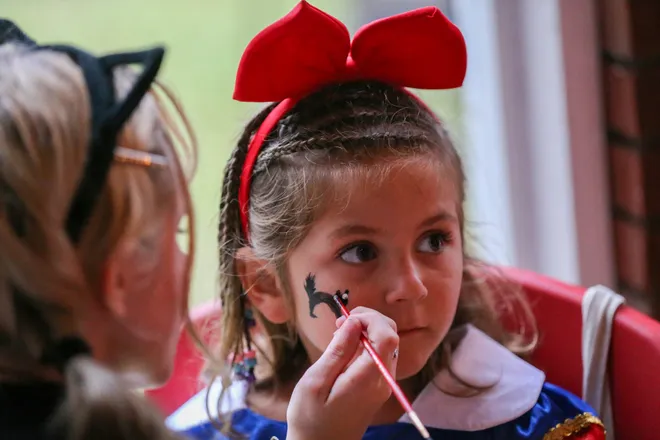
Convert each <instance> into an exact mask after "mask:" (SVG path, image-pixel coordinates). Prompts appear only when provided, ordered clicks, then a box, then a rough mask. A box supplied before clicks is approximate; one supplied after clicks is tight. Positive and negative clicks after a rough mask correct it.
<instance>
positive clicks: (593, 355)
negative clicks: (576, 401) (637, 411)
mask: <svg viewBox="0 0 660 440" xmlns="http://www.w3.org/2000/svg"><path fill="white" fill-rule="evenodd" d="M624 302H625V299H624V298H623V297H622V296H621V295H619V294H618V293H616V292H614V291H612V290H610V289H608V288H607V287H604V286H593V287H591V288H589V289H587V291H586V292H585V294H584V297H583V298H582V365H583V371H582V399H583V400H584V401H585V402H587V403H588V404H589V405H591V407H592V408H593V409H594V410H595V411H596V413H597V414H598V416H599V418H600V419H601V421H602V422H603V424H604V425H605V429H606V430H607V438H608V440H613V439H614V418H613V416H612V402H611V395H610V384H609V380H608V376H609V375H608V371H607V360H608V356H609V351H610V340H611V336H612V323H613V321H614V315H615V313H616V311H617V309H618V308H619V306H621V305H622V304H623V303H624Z"/></svg>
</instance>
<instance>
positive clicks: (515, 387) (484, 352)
mask: <svg viewBox="0 0 660 440" xmlns="http://www.w3.org/2000/svg"><path fill="white" fill-rule="evenodd" d="M451 370H452V372H453V373H454V375H455V376H456V377H458V378H460V379H461V380H462V381H463V382H465V383H469V384H471V385H472V386H473V387H479V388H481V389H485V390H483V391H481V392H478V393H474V392H473V393H471V394H467V395H466V392H469V391H470V389H469V388H466V387H464V386H461V385H460V383H459V382H457V381H456V380H453V379H452V378H451V376H450V374H448V371H443V372H440V373H439V374H438V375H437V376H436V377H435V379H434V381H433V382H434V383H431V384H429V385H427V386H426V388H425V389H424V390H423V391H422V392H421V393H420V395H419V396H418V397H417V399H415V401H414V402H413V409H414V410H415V412H416V413H417V415H418V416H419V418H420V419H421V421H422V423H424V425H425V426H428V427H431V428H439V429H451V430H457V431H479V430H482V429H488V428H492V427H494V426H498V425H501V424H503V423H506V422H510V421H511V420H514V419H516V418H518V417H520V416H521V415H523V414H525V413H526V412H527V411H529V410H530V409H532V408H533V407H534V405H535V404H536V402H537V400H538V398H539V395H540V394H541V388H542V387H543V383H544V382H545V374H544V373H543V372H542V371H540V370H538V369H536V368H535V367H533V366H532V365H530V364H528V363H527V362H525V361H523V360H522V359H520V358H519V357H517V356H516V355H515V354H513V353H511V352H510V351H509V350H507V349H506V348H505V347H503V346H502V345H500V344H498V343H497V342H495V341H494V340H493V339H491V338H490V337H488V336H487V335H486V334H485V333H483V332H482V331H480V330H478V329H477V328H475V327H473V326H468V330H467V333H466V334H465V336H464V337H463V340H462V341H461V343H460V344H459V346H458V347H457V348H456V350H455V351H454V352H453V353H452V359H451ZM435 384H441V388H442V389H443V390H445V391H448V392H451V395H450V394H447V393H446V392H443V391H441V390H440V389H439V387H438V386H437V385H435ZM448 388H449V389H448ZM457 395H459V396H461V395H466V397H457ZM400 421H401V422H408V423H410V419H409V418H408V416H407V415H404V416H403V417H401V419H400Z"/></svg>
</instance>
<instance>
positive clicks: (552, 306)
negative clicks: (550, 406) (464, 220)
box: [147, 268, 660, 440]
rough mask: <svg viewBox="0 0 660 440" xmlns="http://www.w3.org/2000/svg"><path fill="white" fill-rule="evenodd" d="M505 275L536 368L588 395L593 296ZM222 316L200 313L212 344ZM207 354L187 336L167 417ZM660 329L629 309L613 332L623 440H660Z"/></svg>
mask: <svg viewBox="0 0 660 440" xmlns="http://www.w3.org/2000/svg"><path fill="white" fill-rule="evenodd" d="M503 270H504V274H505V275H506V276H507V277H508V278H510V279H511V281H513V282H514V283H518V284H520V285H521V286H522V287H523V289H524V291H525V293H526V294H527V296H528V298H529V300H530V302H531V305H532V309H533V311H534V314H535V316H536V319H537V322H538V328H539V330H540V332H541V338H540V341H539V347H538V349H537V351H536V352H535V353H534V356H533V359H532V361H533V363H534V364H535V365H536V366H537V367H539V368H540V369H542V370H543V371H545V372H546V375H547V379H548V381H549V382H552V383H554V384H556V385H559V386H561V387H563V388H565V389H567V390H569V391H571V392H573V393H574V394H576V395H578V396H579V395H581V393H582V360H581V356H582V354H581V332H582V308H581V300H582V295H583V294H584V291H585V289H584V288H583V287H577V286H571V285H568V284H564V283H561V282H559V281H556V280H553V279H550V278H547V277H544V276H541V275H538V274H535V273H532V272H528V271H524V270H520V269H513V268H505V269H503ZM219 315H220V311H219V309H218V308H217V307H213V306H210V305H205V306H202V307H200V308H198V309H196V310H195V313H194V315H193V321H194V322H195V324H196V326H197V327H198V328H200V329H202V336H203V337H208V331H207V329H208V322H209V320H212V319H217V318H218V317H219ZM202 364H203V360H202V357H201V355H200V354H199V353H198V352H197V351H196V349H195V347H194V344H193V342H192V341H191V339H190V338H189V337H188V336H187V335H185V334H184V335H182V337H181V341H180V343H179V351H178V353H177V359H176V363H175V369H174V374H173V377H172V379H171V380H170V381H169V382H168V383H167V384H166V385H165V386H164V387H163V388H160V389H157V390H152V391H149V392H147V395H148V396H150V398H152V399H153V400H154V401H155V402H156V404H157V405H158V406H159V407H160V408H161V409H162V410H163V412H164V413H165V414H170V413H171V412H172V411H174V410H175V409H176V408H177V407H179V406H180V405H181V404H183V403H184V402H185V401H186V400H188V398H190V397H191V396H192V395H193V394H194V393H196V392H197V391H199V390H200V389H201V387H202V385H201V384H200V383H199V381H198V376H199V371H200V369H201V366H202ZM658 367H660V323H659V322H657V321H655V320H653V319H651V318H649V317H648V316H646V315H644V314H642V313H639V312H637V311H636V310H634V309H632V308H630V307H627V306H622V307H621V308H620V309H619V311H618V312H617V315H616V317H615V321H614V328H613V329H612V346H611V347H610V374H611V377H610V379H611V390H612V399H613V402H614V404H613V406H614V408H613V412H614V419H615V431H616V436H617V440H652V439H657V438H660V434H658V433H660V397H656V395H657V394H659V393H660V374H654V373H653V371H657V368H658Z"/></svg>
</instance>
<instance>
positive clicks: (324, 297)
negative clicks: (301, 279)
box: [305, 273, 348, 318]
mask: <svg viewBox="0 0 660 440" xmlns="http://www.w3.org/2000/svg"><path fill="white" fill-rule="evenodd" d="M305 292H307V298H308V299H309V316H311V317H312V318H316V317H317V316H316V315H315V314H314V309H315V308H316V306H317V305H319V304H326V305H327V306H328V307H329V308H330V310H331V311H332V313H334V315H335V317H337V318H340V317H341V316H342V313H341V309H340V308H339V305H338V304H337V303H336V302H335V300H334V298H333V297H334V296H335V295H336V296H337V297H339V300H340V301H341V302H342V304H344V305H345V306H346V305H348V289H347V290H344V292H343V293H342V292H341V291H339V290H338V291H337V292H335V294H334V295H331V294H329V293H326V292H321V291H319V290H316V278H315V276H314V274H311V273H310V274H309V275H307V278H305Z"/></svg>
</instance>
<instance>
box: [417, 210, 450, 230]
mask: <svg viewBox="0 0 660 440" xmlns="http://www.w3.org/2000/svg"><path fill="white" fill-rule="evenodd" d="M440 222H450V223H456V224H458V218H456V216H455V215H453V214H451V213H449V212H447V211H440V212H439V213H437V214H435V215H432V216H431V217H429V218H427V219H426V220H424V221H423V222H421V223H420V224H419V228H420V229H421V228H426V227H429V226H432V225H434V224H436V223H440Z"/></svg>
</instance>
